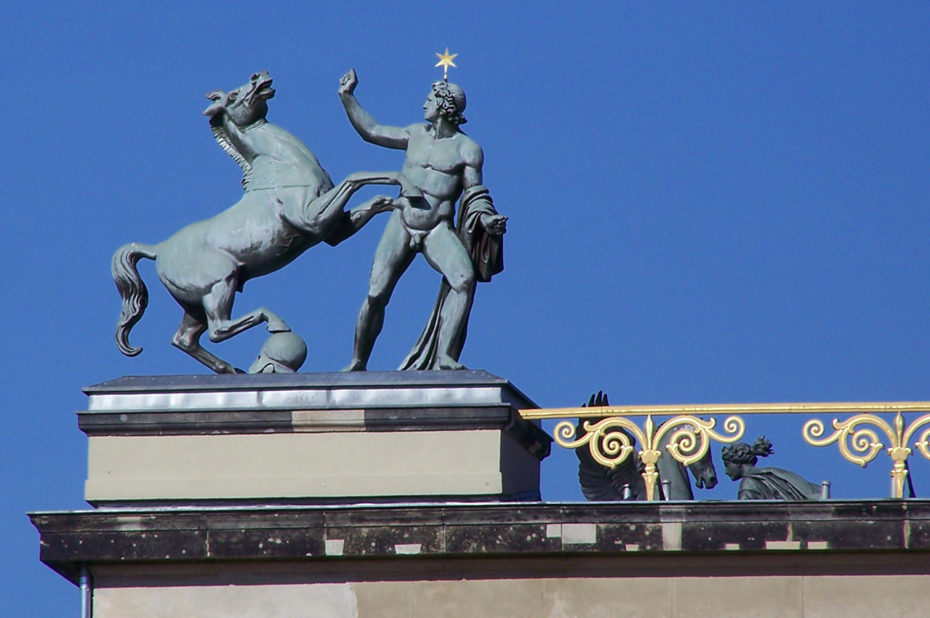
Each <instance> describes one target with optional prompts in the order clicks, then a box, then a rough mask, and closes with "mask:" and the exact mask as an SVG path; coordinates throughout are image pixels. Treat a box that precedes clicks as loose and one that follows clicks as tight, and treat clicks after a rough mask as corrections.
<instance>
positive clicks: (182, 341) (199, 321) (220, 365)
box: [171, 308, 237, 373]
mask: <svg viewBox="0 0 930 618" xmlns="http://www.w3.org/2000/svg"><path fill="white" fill-rule="evenodd" d="M206 330H207V325H206V316H205V315H204V313H203V311H202V310H199V311H198V310H192V309H189V308H185V310H184V317H183V318H182V319H181V325H180V326H178V331H177V332H176V333H175V334H174V337H172V338H171V345H173V346H174V347H176V348H178V349H179V350H182V351H184V352H187V353H188V354H190V355H191V356H192V357H194V358H195V359H197V360H198V361H200V362H201V363H203V364H204V365H206V366H207V367H209V368H210V369H212V370H213V371H215V372H216V373H237V372H236V368H235V367H233V366H232V365H230V364H229V363H227V362H226V361H224V360H222V359H220V358H217V357H216V356H214V355H213V354H211V353H209V352H207V351H206V350H204V349H203V348H202V347H201V346H200V336H201V335H202V334H203V333H204V331H206Z"/></svg>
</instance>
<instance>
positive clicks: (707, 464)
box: [688, 449, 717, 489]
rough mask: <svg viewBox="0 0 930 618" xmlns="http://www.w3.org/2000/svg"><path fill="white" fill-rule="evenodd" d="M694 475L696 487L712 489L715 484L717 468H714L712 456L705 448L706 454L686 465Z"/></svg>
mask: <svg viewBox="0 0 930 618" xmlns="http://www.w3.org/2000/svg"><path fill="white" fill-rule="evenodd" d="M688 469H689V470H691V474H692V476H694V484H695V485H697V486H698V489H713V488H714V487H716V485H717V470H716V469H714V458H713V456H711V454H710V449H707V454H706V455H704V456H703V457H701V458H700V459H699V460H697V461H696V462H694V463H693V464H691V465H690V466H689V467H688Z"/></svg>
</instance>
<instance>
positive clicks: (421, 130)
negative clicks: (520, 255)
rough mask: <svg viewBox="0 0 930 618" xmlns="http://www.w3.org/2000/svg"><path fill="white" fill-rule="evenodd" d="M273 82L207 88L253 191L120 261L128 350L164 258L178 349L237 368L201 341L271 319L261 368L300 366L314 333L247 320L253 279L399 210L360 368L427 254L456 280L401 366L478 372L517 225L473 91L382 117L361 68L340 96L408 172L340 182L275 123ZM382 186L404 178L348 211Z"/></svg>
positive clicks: (216, 126)
mask: <svg viewBox="0 0 930 618" xmlns="http://www.w3.org/2000/svg"><path fill="white" fill-rule="evenodd" d="M447 56H448V53H447ZM440 58H442V57H440ZM440 64H442V62H440ZM446 64H447V65H448V64H449V63H446ZM437 66H439V65H437ZM453 66H454V65H453ZM444 68H445V69H446V70H447V69H448V66H445V67H444ZM271 84H272V79H271V76H270V75H268V73H267V72H261V73H255V74H253V75H252V76H251V78H250V80H249V81H248V82H247V83H246V84H244V85H242V86H240V87H239V88H236V89H235V90H232V91H230V92H224V91H222V90H216V91H213V92H211V93H209V94H208V95H207V97H208V98H209V99H210V101H211V103H210V105H209V106H208V107H207V109H206V110H205V111H204V112H203V113H204V115H206V116H208V117H209V122H210V128H211V131H212V133H213V135H214V138H215V139H216V140H217V142H218V143H219V145H220V146H221V147H222V148H223V150H225V151H226V152H227V153H228V154H229V155H230V156H231V157H232V158H233V159H234V160H235V161H236V162H237V163H238V164H239V166H240V167H241V168H242V172H243V178H242V185H243V189H244V190H245V191H244V194H243V196H242V199H240V200H239V201H238V202H237V203H236V204H234V205H233V206H231V207H230V208H228V209H227V210H225V211H223V212H221V213H219V214H218V215H216V216H214V217H212V218H210V219H206V220H203V221H198V222H196V223H192V224H190V225H188V226H187V227H185V228H183V229H181V230H180V231H179V232H177V233H176V234H174V235H173V236H171V237H170V238H168V239H167V240H165V241H163V242H161V243H158V244H156V245H148V244H143V243H130V244H127V245H124V246H123V247H121V248H120V249H119V250H117V252H116V254H115V255H114V256H113V261H112V272H113V278H114V281H115V282H116V286H117V289H118V290H119V293H120V296H121V298H122V302H123V304H122V311H121V314H120V318H119V322H118V325H117V328H116V342H117V346H118V347H119V349H120V350H121V351H122V352H123V353H124V354H126V355H129V356H135V355H136V354H139V353H140V352H141V351H142V349H141V348H138V347H133V346H132V345H131V344H130V343H129V332H130V330H131V329H132V327H133V326H134V325H135V324H136V323H137V322H138V321H139V320H140V319H141V317H142V314H143V312H144V311H145V308H146V305H147V303H148V291H147V289H146V286H145V283H144V282H143V281H142V279H141V277H140V276H139V272H138V269H137V266H136V265H137V263H138V261H139V259H141V258H147V259H152V260H155V267H156V272H157V273H158V277H159V279H160V280H161V281H162V283H163V284H164V285H165V287H166V288H167V289H168V291H169V293H170V294H171V295H172V296H173V297H174V298H175V300H176V301H177V302H178V304H180V305H181V308H182V309H183V311H184V315H183V317H182V320H181V324H180V326H179V327H178V330H177V332H176V333H175V334H174V336H173V337H172V340H171V343H172V345H174V346H175V347H177V348H179V349H180V350H182V351H184V352H186V353H187V354H189V355H190V356H192V357H193V358H194V359H196V360H198V361H199V362H201V363H203V364H204V365H206V366H207V367H209V368H210V369H211V370H213V371H215V372H217V373H237V372H241V370H239V369H236V368H235V366H233V365H232V364H231V363H229V362H226V361H224V360H222V359H220V358H218V357H217V356H215V355H214V354H213V353H212V352H209V351H207V350H206V349H204V348H203V347H202V346H201V344H200V338H201V336H202V335H203V334H204V333H207V335H208V337H209V339H210V341H212V342H220V341H224V340H226V339H228V338H230V337H233V336H235V335H237V334H239V333H241V332H243V331H245V330H247V329H249V328H252V327H254V326H257V325H259V324H262V323H264V324H265V325H266V328H267V329H268V331H269V333H271V335H270V337H269V338H268V340H267V341H266V343H265V345H264V346H263V348H262V351H261V352H260V354H259V357H258V359H257V360H256V361H255V363H253V364H252V367H251V368H250V370H249V371H250V372H252V373H259V372H294V371H296V370H297V369H298V368H299V367H300V365H301V364H302V363H303V361H304V359H305V358H306V354H307V349H306V345H305V344H304V342H303V340H302V339H301V338H300V337H298V336H297V335H295V334H293V333H292V332H291V329H290V327H289V326H288V325H287V324H286V323H285V322H284V320H283V319H281V318H280V317H279V316H278V315H276V314H275V313H273V312H272V311H270V310H269V309H267V308H265V307H260V308H258V309H255V310H252V311H250V312H248V313H246V314H245V315H243V316H241V317H238V318H233V317H232V306H233V300H234V298H235V293H236V292H237V291H241V290H242V286H243V285H244V284H245V282H246V281H248V280H249V279H251V278H254V277H258V276H261V275H265V274H268V273H270V272H273V271H276V270H278V269H280V268H282V267H284V266H286V265H287V264H289V263H290V262H291V261H293V260H294V259H296V258H297V257H298V256H299V255H300V254H302V253H303V252H304V251H306V250H307V249H309V248H310V247H312V246H314V245H316V244H318V243H319V242H321V241H325V242H326V243H328V244H330V245H336V244H338V243H340V242H342V241H343V240H345V239H347V238H349V237H350V236H351V235H353V234H354V233H355V232H357V231H358V230H359V229H361V227H362V226H363V225H365V224H366V223H367V222H368V221H370V220H371V218H372V217H374V216H375V215H377V214H379V213H382V212H390V217H389V219H388V221H387V225H386V227H385V230H384V233H383V235H382V237H381V241H380V242H379V243H378V247H377V249H376V251H375V256H374V260H373V264H372V268H371V276H370V279H369V289H368V294H367V295H366V296H365V298H364V300H363V302H362V307H361V310H360V311H359V315H358V320H357V323H356V327H355V343H354V347H353V354H352V359H351V362H350V364H349V365H348V367H346V370H350V371H363V370H365V369H367V365H368V359H369V357H370V355H371V351H372V348H373V347H374V343H375V340H376V339H377V337H378V334H379V333H380V332H381V328H382V326H383V324H384V314H385V306H386V305H387V303H388V301H389V300H390V297H391V294H392V292H393V291H394V287H395V285H396V284H397V281H398V280H399V279H400V277H401V275H402V274H403V273H404V271H405V270H406V269H407V267H408V266H409V265H410V264H411V262H412V261H413V259H414V258H415V257H416V255H417V254H418V253H422V254H423V256H424V257H425V259H426V261H427V262H428V263H429V264H430V266H432V267H433V268H434V269H435V270H436V271H438V272H439V273H440V274H441V275H442V282H441V285H440V290H439V295H438V298H437V300H436V304H435V307H434V309H433V313H432V315H431V316H430V318H429V320H428V322H427V325H426V327H425V328H424V329H423V333H422V334H421V336H420V338H419V340H418V341H417V342H416V344H415V345H414V347H413V349H412V350H411V352H410V354H409V355H408V356H407V358H405V359H404V360H403V362H402V363H401V366H400V369H427V370H432V369H462V368H464V367H463V365H462V364H461V363H460V362H459V358H460V355H461V352H462V346H463V345H464V342H465V335H466V330H467V328H466V327H467V323H468V317H469V314H470V311H471V306H472V302H473V300H474V295H475V286H476V283H477V282H478V281H489V280H490V279H491V277H492V276H493V275H495V274H497V273H499V272H500V271H501V270H502V269H503V254H502V249H501V247H502V245H501V236H502V235H503V234H504V232H505V231H506V221H507V218H506V217H504V216H502V215H499V214H498V213H497V211H496V210H495V209H494V205H493V203H492V201H491V197H490V193H489V192H488V190H487V188H486V187H484V186H483V185H482V164H483V156H484V155H483V153H482V151H481V148H480V147H479V146H478V144H476V143H475V142H474V141H473V140H472V139H471V138H469V137H468V136H466V135H465V134H464V133H463V132H462V131H461V130H460V129H459V127H460V125H462V124H463V123H464V122H465V116H464V113H463V112H464V111H465V93H464V91H463V90H462V89H461V88H460V87H459V86H457V85H455V84H452V83H450V82H448V81H446V80H445V79H443V80H442V81H438V82H436V83H434V84H433V85H432V87H431V89H430V92H429V93H428V95H427V98H426V101H425V103H424V105H423V110H424V120H425V121H426V122H418V123H414V124H410V125H407V126H405V127H398V126H389V125H382V124H380V123H378V122H377V121H375V119H374V118H372V116H371V115H370V114H369V113H368V112H367V111H366V110H365V109H364V108H363V107H362V106H361V105H360V104H359V103H358V101H357V99H356V98H355V95H354V92H355V88H356V86H357V84H358V78H357V76H356V74H355V71H354V70H350V71H349V72H348V73H346V74H345V75H344V76H343V78H342V80H341V82H340V87H339V91H338V93H339V97H340V99H341V100H342V103H343V105H344V107H345V110H346V114H347V115H348V118H349V121H350V122H351V123H352V126H353V127H354V128H355V129H356V131H358V133H359V135H360V136H361V137H362V138H363V139H364V140H366V141H368V142H371V143H373V144H377V145H379V146H384V147H386V148H394V149H398V150H404V151H405V153H406V156H405V160H404V164H403V168H402V170H401V171H400V172H377V173H368V172H358V173H355V174H352V175H350V176H348V177H347V178H346V179H345V180H343V181H342V182H341V183H340V184H339V185H334V183H333V181H332V180H331V179H330V177H329V174H327V172H326V170H324V169H323V167H322V166H321V165H320V163H319V161H318V160H317V158H316V156H315V155H314V154H313V152H311V151H310V149H308V148H307V147H306V146H305V145H304V144H303V143H302V142H301V141H300V140H299V139H297V138H296V137H294V135H292V134H291V133H289V132H287V131H286V130H284V129H282V128H281V127H278V126H276V125H274V124H272V123H270V122H268V121H267V119H266V115H267V112H268V100H269V99H271V98H272V97H273V96H274V94H275V91H274V89H273V88H272V87H271ZM368 184H391V185H396V186H398V187H399V196H398V197H396V198H392V197H388V196H377V197H375V198H372V199H370V200H368V201H367V202H365V203H363V204H361V205H359V206H357V207H355V208H353V209H352V210H350V211H348V212H347V211H346V210H345V207H346V205H347V203H348V201H349V199H350V198H351V197H352V195H353V194H354V193H355V192H356V191H357V190H358V189H359V188H360V187H362V186H364V185H368ZM457 201H458V203H459V204H458V213H457V215H456V202H457Z"/></svg>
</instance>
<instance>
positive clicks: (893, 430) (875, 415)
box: [520, 401, 930, 500]
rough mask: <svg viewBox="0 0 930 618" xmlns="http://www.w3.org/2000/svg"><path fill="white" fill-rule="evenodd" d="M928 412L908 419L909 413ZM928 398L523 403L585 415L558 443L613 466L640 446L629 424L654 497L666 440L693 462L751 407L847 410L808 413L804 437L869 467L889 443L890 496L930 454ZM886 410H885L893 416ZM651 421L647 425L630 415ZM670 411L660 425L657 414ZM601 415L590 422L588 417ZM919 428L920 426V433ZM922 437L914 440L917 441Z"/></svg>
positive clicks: (740, 426)
mask: <svg viewBox="0 0 930 618" xmlns="http://www.w3.org/2000/svg"><path fill="white" fill-rule="evenodd" d="M911 412H924V413H925V414H923V415H921V416H919V417H917V418H914V419H911V420H910V422H909V423H908V422H905V418H904V413H911ZM928 412H930V402H928V401H893V402H865V403H862V402H860V403H752V404H739V403H735V404H696V405H666V406H602V407H579V408H548V409H528V410H520V415H521V416H522V417H523V418H524V419H526V420H558V419H579V420H582V423H581V429H582V430H583V431H584V433H583V434H582V435H581V436H576V435H575V434H576V426H575V422H574V421H573V420H562V421H561V422H559V423H558V424H556V426H555V437H554V439H555V442H556V443H557V444H558V445H559V446H563V447H565V448H569V449H576V448H581V447H583V446H585V445H587V447H588V450H589V452H590V453H591V457H592V458H593V459H594V460H595V461H597V462H598V463H600V464H601V465H604V466H607V467H610V468H613V467H615V466H617V465H619V464H621V463H623V461H624V460H626V459H627V457H629V456H630V454H631V453H632V452H633V451H634V450H635V447H634V446H633V444H632V443H631V440H630V437H629V435H628V434H627V433H624V432H623V431H621V430H626V431H627V432H629V434H631V435H633V436H634V437H635V438H636V440H637V441H638V443H639V445H641V448H640V450H639V456H640V459H641V460H642V462H643V464H644V471H643V473H642V476H643V480H644V481H645V484H646V499H647V500H653V499H655V486H656V480H657V479H658V471H657V468H656V462H657V461H658V460H659V457H662V456H663V455H664V454H665V453H663V452H662V449H661V446H660V444H661V443H662V442H663V440H664V439H667V444H666V446H665V450H666V451H667V452H668V455H670V456H671V457H673V458H674V459H676V460H677V461H679V462H681V463H682V465H685V466H688V465H691V464H692V463H694V462H696V461H698V460H700V459H701V458H702V457H704V456H705V455H706V454H707V451H708V449H709V448H710V445H711V442H719V443H722V444H732V443H733V442H736V441H737V440H739V439H740V438H742V437H743V434H744V432H745V429H746V423H745V421H744V420H743V419H742V416H745V415H753V414H809V415H813V414H831V413H836V414H848V415H850V416H848V417H847V418H845V419H843V420H840V419H839V418H834V419H833V421H832V423H831V424H830V427H831V428H832V433H829V434H828V435H825V434H827V430H826V426H825V425H824V423H823V421H822V420H820V419H818V418H812V419H809V420H807V421H806V422H805V423H804V425H803V427H802V428H801V435H802V437H803V438H804V441H805V442H807V443H808V444H810V445H812V446H829V445H830V444H833V443H836V444H837V446H838V449H839V451H840V454H841V455H842V456H843V458H844V459H846V461H849V462H851V463H854V464H858V465H860V466H862V467H863V468H864V467H865V466H866V465H867V464H868V463H869V462H871V461H873V460H874V459H875V458H876V457H877V456H878V454H879V453H880V452H881V451H882V450H884V451H885V452H886V453H887V454H888V456H889V457H890V458H891V462H892V467H891V479H892V484H891V485H892V491H891V494H892V497H893V498H902V497H904V485H905V482H906V479H907V472H908V468H907V459H908V457H909V456H910V455H911V453H912V452H913V451H912V448H911V447H912V446H913V447H915V448H917V450H918V451H920V453H921V454H922V455H923V456H924V457H925V458H927V459H930V413H928ZM721 415H726V418H725V419H724V421H723V425H722V427H723V432H718V431H716V427H717V421H716V419H715V418H713V417H714V416H721ZM880 415H885V416H887V417H888V418H890V422H889V420H886V418H883V417H882V416H880ZM642 416H645V417H646V420H645V421H644V422H643V425H642V427H640V426H639V425H637V424H636V423H634V422H633V421H632V420H630V418H629V417H642ZM656 416H658V417H666V416H668V417H671V418H668V419H666V420H664V421H663V422H662V423H660V424H659V425H656V423H655V421H654V420H653V417H656ZM592 418H595V419H600V420H598V421H596V422H591V421H590V420H588V419H592ZM918 432H920V433H918ZM915 436H916V438H917V439H916V441H915V442H913V444H912V443H911V440H913V439H914V437H915Z"/></svg>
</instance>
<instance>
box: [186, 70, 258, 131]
mask: <svg viewBox="0 0 930 618" xmlns="http://www.w3.org/2000/svg"><path fill="white" fill-rule="evenodd" d="M271 81H272V80H271V76H270V75H269V74H268V71H262V72H261V73H253V74H252V77H251V79H249V81H248V82H247V83H245V84H242V85H241V86H239V87H238V88H236V89H235V90H231V91H229V92H224V91H222V90H214V91H213V92H211V93H209V94H208V95H207V98H208V99H210V100H211V101H212V103H211V104H210V106H209V107H207V109H205V110H204V111H203V114H204V116H210V117H212V118H214V119H215V118H219V114H220V112H226V114H227V116H228V117H229V119H230V120H232V121H233V122H234V123H235V124H236V125H237V126H240V127H244V126H248V125H250V124H252V123H253V122H255V121H256V120H261V119H263V118H264V117H265V115H266V114H267V113H268V99H270V98H271V97H273V96H274V88H272V87H271Z"/></svg>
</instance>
